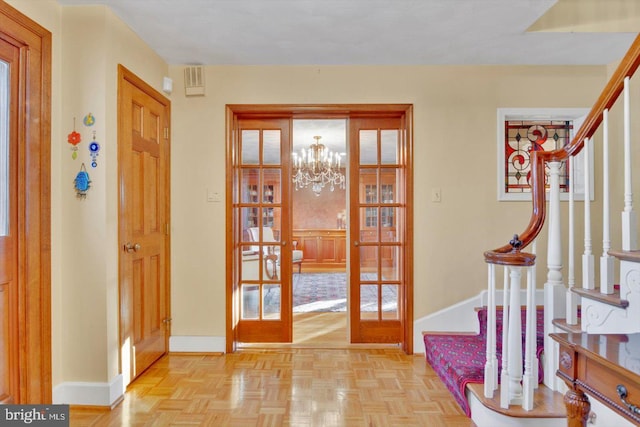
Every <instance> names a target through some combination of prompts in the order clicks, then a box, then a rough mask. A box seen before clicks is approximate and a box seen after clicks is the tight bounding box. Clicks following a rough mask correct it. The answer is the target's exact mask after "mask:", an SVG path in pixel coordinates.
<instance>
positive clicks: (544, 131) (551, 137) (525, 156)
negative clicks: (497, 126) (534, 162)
mask: <svg viewBox="0 0 640 427" xmlns="http://www.w3.org/2000/svg"><path fill="white" fill-rule="evenodd" d="M504 125H505V132H504V134H505V141H504V159H505V164H504V174H505V179H504V184H505V189H504V190H505V193H506V194H518V193H530V192H531V186H530V180H531V162H530V160H531V154H532V152H533V151H553V150H557V149H559V148H562V147H564V146H565V145H567V144H569V143H570V142H571V131H572V129H573V121H571V120H505V122H504ZM548 176H549V172H548V166H547V172H546V177H547V178H546V179H545V186H546V188H549V184H548V182H547V181H548ZM568 191H569V165H568V163H566V162H562V165H561V167H560V192H561V193H567V192H568Z"/></svg>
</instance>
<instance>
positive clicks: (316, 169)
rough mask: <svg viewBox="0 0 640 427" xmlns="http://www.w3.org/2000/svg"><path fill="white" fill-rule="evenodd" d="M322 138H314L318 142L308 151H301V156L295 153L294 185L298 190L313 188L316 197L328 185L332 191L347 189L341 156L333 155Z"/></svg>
mask: <svg viewBox="0 0 640 427" xmlns="http://www.w3.org/2000/svg"><path fill="white" fill-rule="evenodd" d="M320 138H322V137H321V136H314V137H313V139H315V140H316V142H314V143H313V144H311V145H310V146H309V149H308V150H307V151H305V150H304V148H303V149H302V150H300V154H298V153H293V183H294V184H295V185H296V190H298V189H299V188H307V187H309V186H311V190H313V192H314V193H315V195H316V196H319V195H320V192H321V191H322V189H323V188H324V187H325V186H326V185H327V184H328V185H329V189H330V190H331V191H333V190H335V187H338V188H340V189H342V190H344V189H345V177H344V174H343V173H342V172H340V154H338V153H332V152H331V151H330V150H328V149H327V148H326V147H325V146H324V145H323V144H320Z"/></svg>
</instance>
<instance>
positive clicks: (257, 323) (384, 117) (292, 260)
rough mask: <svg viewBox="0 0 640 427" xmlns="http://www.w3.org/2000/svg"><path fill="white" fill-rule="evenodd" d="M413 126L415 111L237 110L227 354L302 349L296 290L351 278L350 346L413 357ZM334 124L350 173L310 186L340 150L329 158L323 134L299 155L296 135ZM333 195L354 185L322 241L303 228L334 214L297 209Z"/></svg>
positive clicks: (229, 198) (231, 121)
mask: <svg viewBox="0 0 640 427" xmlns="http://www.w3.org/2000/svg"><path fill="white" fill-rule="evenodd" d="M412 114H413V108H412V106H411V105H410V104H367V105H359V104H345V105H227V122H226V129H227V171H228V172H227V183H226V184H227V188H228V189H229V191H228V192H227V194H226V204H227V207H228V209H227V217H226V224H227V253H228V254H229V257H228V258H227V270H226V277H227V280H226V283H227V292H226V299H227V301H226V302H227V305H226V307H227V346H226V351H227V352H233V351H235V349H236V348H237V347H238V346H239V345H242V346H253V345H258V346H262V345H264V344H267V346H269V345H268V344H269V343H273V344H272V345H271V346H273V345H274V344H275V345H277V346H278V345H286V344H291V343H292V342H293V341H294V340H293V329H294V320H293V316H294V289H293V288H294V283H293V281H294V279H300V278H303V277H304V276H303V274H307V273H312V272H313V273H327V272H328V271H327V270H331V271H332V272H333V270H339V271H337V272H338V273H343V272H344V273H345V276H346V278H345V281H346V283H347V285H346V289H345V294H346V295H348V296H349V297H348V299H347V298H345V303H347V304H348V308H347V307H345V308H344V309H345V320H344V321H343V324H345V325H346V326H348V329H347V330H348V332H346V333H347V334H348V339H345V341H346V343H345V345H349V344H365V343H366V344H374V345H375V344H383V345H388V344H392V345H399V346H400V347H401V348H402V349H403V350H404V351H405V352H406V353H407V354H411V353H412V352H413V345H412V344H413V286H412V282H413V263H412V256H413V246H412V242H413V238H412V237H413V236H412V230H413V215H412V210H413V181H412V176H413V166H412V156H411V153H412V145H413V142H412ZM332 120H336V121H337V122H340V123H343V124H344V129H345V130H346V132H345V133H346V137H345V138H346V139H345V141H347V142H348V143H346V144H345V148H344V153H345V156H344V158H343V157H342V156H341V153H342V151H339V150H338V149H336V150H335V152H333V151H331V152H333V153H334V154H332V157H331V159H332V161H334V162H335V163H331V162H329V163H330V167H328V166H327V165H326V164H325V165H324V166H327V169H332V172H335V171H336V170H339V171H341V173H340V174H338V175H335V174H331V173H330V174H329V175H328V176H324V177H320V178H317V179H319V180H321V181H317V180H315V181H314V179H315V178H308V179H307V180H306V181H305V179H303V178H299V177H298V172H299V169H300V168H301V167H302V166H303V163H304V161H303V160H302V159H303V158H305V159H306V160H307V162H311V161H312V160H314V159H316V160H317V157H316V156H315V153H316V152H319V151H322V152H327V153H328V152H329V150H327V148H326V147H323V148H322V149H320V147H319V146H318V144H319V143H324V142H328V141H327V139H326V138H325V140H324V141H323V140H322V139H323V135H322V134H321V131H322V129H320V130H316V129H311V130H309V132H310V133H309V134H308V135H307V136H306V138H304V137H303V141H302V145H303V147H301V148H298V147H297V146H296V147H295V148H294V133H296V132H295V129H294V126H295V127H297V126H301V125H304V124H305V121H307V124H314V123H315V124H316V125H317V124H321V123H325V124H329V123H331V122H332ZM299 132H300V133H301V132H302V131H299ZM318 134H320V135H318ZM296 135H297V133H296ZM315 137H320V138H315ZM295 138H296V140H297V137H295ZM314 143H315V145H314ZM296 144H297V142H296ZM322 145H324V144H322ZM304 146H306V147H307V148H304ZM302 150H304V154H303V153H302ZM310 153H312V154H310ZM335 153H337V158H336V154H335ZM347 153H348V154H347ZM327 156H328V154H327ZM325 160H326V159H325ZM343 162H344V163H346V164H343ZM341 175H344V182H343V181H342V179H341ZM305 182H306V186H305V185H304V184H305ZM347 183H351V184H350V185H347ZM296 184H297V186H298V189H297V190H296V188H295V187H296ZM321 184H324V187H323V186H322V185H321ZM332 184H333V186H334V192H336V191H342V190H341V186H342V184H345V190H344V191H345V195H346V196H345V197H346V202H345V207H344V208H343V209H344V211H342V210H338V211H333V213H332V214H331V216H328V215H326V216H325V217H326V218H331V219H330V220H329V223H328V224H327V225H319V224H318V223H316V224H315V225H313V226H315V227H316V228H315V229H312V228H308V227H311V226H312V225H309V224H304V225H300V224H299V223H298V224H294V221H298V220H297V219H296V218H298V217H299V216H300V212H303V213H305V212H306V213H305V215H304V216H305V217H306V218H305V219H309V220H310V221H311V220H314V219H315V220H318V218H321V217H323V216H322V215H319V214H318V213H319V212H320V211H321V210H322V209H324V208H326V207H327V205H328V203H325V204H322V205H321V207H316V208H308V206H307V205H310V204H311V203H310V202H308V201H307V202H304V203H302V205H301V206H302V207H297V208H294V204H295V198H296V192H297V193H298V197H300V198H304V197H305V195H303V194H304V192H305V191H307V192H308V191H309V188H308V187H311V191H312V193H311V194H310V193H306V197H311V198H312V199H315V198H318V197H321V196H316V195H315V194H313V193H320V194H322V193H323V192H325V191H330V188H331V185H332ZM336 186H337V187H339V188H340V190H338V189H336V188H335V187H336ZM347 187H348V188H347ZM314 190H315V191H314ZM294 209H296V210H297V211H298V213H294ZM326 218H325V219H326ZM341 221H344V222H342V223H341ZM314 232H315V234H314ZM341 264H343V266H342V265H341ZM316 287H318V286H316ZM319 288H320V289H322V286H319ZM295 293H296V294H299V293H298V292H295ZM369 297H371V301H369ZM389 298H391V300H389ZM336 299H337V298H336ZM334 302H335V301H334ZM321 304H324V305H329V303H327V302H323V303H321ZM331 304H333V303H331ZM318 305H319V304H318ZM298 329H300V330H301V329H302V324H299V325H298ZM310 333H311V334H313V333H317V328H313V327H312V328H311V332H310ZM310 336H313V335H310ZM312 341H313V343H312V344H311V345H313V346H322V345H321V344H320V342H319V340H318V339H317V337H316V339H313V340H312Z"/></svg>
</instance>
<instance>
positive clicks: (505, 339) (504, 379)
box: [500, 265, 510, 408]
mask: <svg viewBox="0 0 640 427" xmlns="http://www.w3.org/2000/svg"><path fill="white" fill-rule="evenodd" d="M503 283H504V286H503V291H502V354H501V356H500V358H501V362H502V369H501V371H500V384H502V387H500V406H501V407H502V408H508V407H509V386H508V384H509V369H508V368H509V352H508V351H507V349H508V348H509V313H510V311H509V267H508V266H506V265H505V266H504V272H503ZM505 384H506V386H505Z"/></svg>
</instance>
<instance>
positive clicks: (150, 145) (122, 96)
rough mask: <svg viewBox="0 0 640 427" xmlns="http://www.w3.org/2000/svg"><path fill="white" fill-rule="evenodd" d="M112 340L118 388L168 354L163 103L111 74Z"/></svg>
mask: <svg viewBox="0 0 640 427" xmlns="http://www.w3.org/2000/svg"><path fill="white" fill-rule="evenodd" d="M119 74H120V77H119V81H120V87H119V89H120V90H119V112H118V114H119V118H120V120H119V123H120V125H119V130H118V136H119V147H118V150H119V168H120V187H119V188H120V206H119V209H120V211H119V221H120V236H119V238H120V239H119V241H120V339H121V368H122V372H123V374H124V377H125V383H126V384H128V383H129V382H130V381H131V380H133V379H134V378H135V377H137V376H138V375H139V374H140V373H141V372H143V371H144V370H145V369H147V368H148V367H149V366H150V365H151V364H152V363H153V362H155V361H156V360H157V359H158V358H160V357H161V356H163V355H164V354H166V353H167V351H168V340H169V332H170V320H171V319H170V317H169V310H170V306H169V259H170V258H169V131H168V124H169V114H170V105H169V101H168V100H167V99H166V98H165V97H163V96H162V95H160V94H159V93H158V92H156V91H155V90H154V89H153V88H151V87H150V86H148V85H147V84H146V83H144V82H143V81H142V80H140V79H139V78H137V77H136V76H135V75H133V74H132V73H131V72H130V71H128V70H126V69H125V68H124V67H120V70H119Z"/></svg>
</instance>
